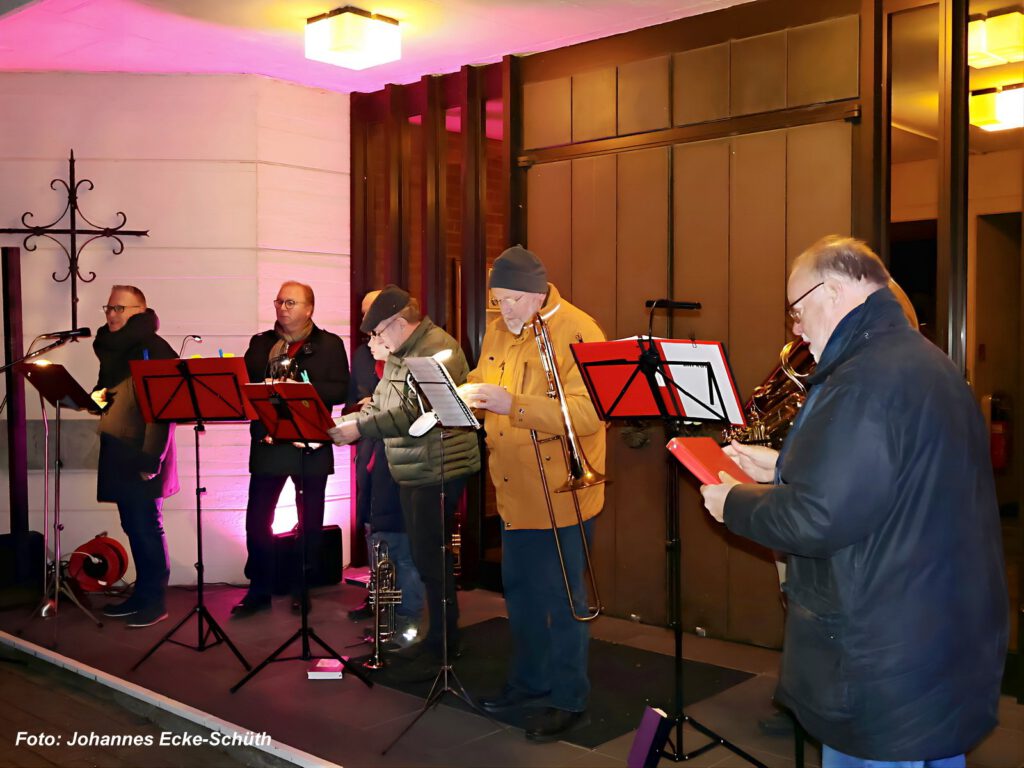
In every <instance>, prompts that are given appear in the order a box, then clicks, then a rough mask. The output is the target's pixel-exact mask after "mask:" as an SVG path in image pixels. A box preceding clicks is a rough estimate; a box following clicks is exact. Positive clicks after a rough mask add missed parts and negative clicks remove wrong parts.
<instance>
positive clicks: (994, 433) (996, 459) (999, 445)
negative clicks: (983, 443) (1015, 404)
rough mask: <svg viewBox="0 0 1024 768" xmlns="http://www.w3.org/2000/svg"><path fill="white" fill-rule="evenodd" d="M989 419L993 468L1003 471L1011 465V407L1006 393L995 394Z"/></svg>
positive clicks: (990, 451)
mask: <svg viewBox="0 0 1024 768" xmlns="http://www.w3.org/2000/svg"><path fill="white" fill-rule="evenodd" d="M991 408H992V410H991V414H992V415H991V419H990V421H989V431H988V437H989V454H990V455H991V457H992V469H994V470H995V471H996V472H1003V471H1005V470H1006V469H1007V468H1008V467H1009V466H1010V437H1011V432H1010V407H1009V403H1008V398H1007V396H1006V395H1002V394H993V395H992V404H991Z"/></svg>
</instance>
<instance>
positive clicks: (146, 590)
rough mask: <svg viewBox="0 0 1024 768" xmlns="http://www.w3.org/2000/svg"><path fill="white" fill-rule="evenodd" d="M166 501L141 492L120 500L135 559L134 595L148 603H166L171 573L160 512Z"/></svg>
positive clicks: (119, 511) (119, 504) (149, 604)
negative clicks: (165, 598)
mask: <svg viewBox="0 0 1024 768" xmlns="http://www.w3.org/2000/svg"><path fill="white" fill-rule="evenodd" d="M163 503H164V500H163V499H152V498H149V497H148V496H146V495H145V494H142V493H131V494H130V495H128V496H124V497H122V498H120V499H118V501H117V511H118V513H119V514H120V516H121V528H123V529H124V532H125V535H127V536H128V545H129V547H131V550H132V560H133V561H134V562H135V592H134V598H135V600H136V601H137V602H139V603H140V604H141V605H144V606H146V607H149V606H154V607H157V608H164V607H165V605H164V597H165V593H166V592H167V581H168V579H169V578H170V575H171V565H170V560H169V559H168V557H167V537H166V536H164V521H163V515H162V514H161V509H162V507H163Z"/></svg>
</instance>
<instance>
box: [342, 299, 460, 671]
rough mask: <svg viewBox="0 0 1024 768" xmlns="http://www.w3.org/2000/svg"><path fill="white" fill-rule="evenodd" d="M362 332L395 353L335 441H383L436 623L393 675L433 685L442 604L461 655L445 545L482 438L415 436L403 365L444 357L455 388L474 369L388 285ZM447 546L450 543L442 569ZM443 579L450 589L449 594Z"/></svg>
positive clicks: (414, 407) (451, 433) (452, 646)
mask: <svg viewBox="0 0 1024 768" xmlns="http://www.w3.org/2000/svg"><path fill="white" fill-rule="evenodd" d="M359 329H360V330H361V331H362V332H363V333H368V334H370V336H371V338H372V344H374V345H375V346H376V345H379V346H380V347H382V348H383V350H384V351H385V352H387V353H389V354H387V360H386V362H385V364H384V371H383V372H382V374H381V379H380V382H379V383H378V384H377V388H376V389H375V390H374V391H373V397H372V398H371V400H370V402H369V404H367V405H366V406H364V407H363V409H362V410H361V411H360V412H359V413H353V414H348V415H346V416H343V417H342V418H341V419H339V420H338V426H336V427H335V428H334V429H333V430H331V436H332V437H333V438H334V442H335V443H337V444H338V445H347V444H349V443H353V442H355V441H356V440H358V439H359V438H360V437H370V438H374V439H378V440H383V441H384V453H385V455H386V456H387V461H388V466H389V467H390V469H391V475H392V476H393V477H394V479H395V481H396V482H397V483H398V486H399V497H400V499H401V505H402V514H403V515H404V516H405V529H406V533H407V534H408V536H409V545H410V546H411V547H412V559H413V562H414V563H415V565H416V570H418V571H419V574H420V579H421V580H422V581H423V586H424V587H425V589H426V596H427V611H428V616H429V622H430V626H429V629H428V630H427V634H426V637H425V638H424V640H423V643H422V644H421V647H420V648H419V649H417V650H418V651H419V654H418V657H417V658H416V659H415V661H414V663H412V664H409V665H407V666H406V668H405V670H404V671H401V672H400V671H398V670H396V673H395V674H396V675H398V676H401V677H404V678H405V679H406V680H408V681H412V680H415V679H421V678H422V679H429V677H430V676H431V675H432V674H433V672H434V671H436V665H437V663H438V662H439V661H440V659H441V657H442V651H443V648H444V644H443V642H442V631H441V627H442V621H441V610H442V601H445V602H446V603H447V619H448V622H447V630H448V631H447V635H448V646H449V652H450V653H458V619H459V606H458V602H457V601H456V591H455V572H454V561H453V558H452V552H451V548H450V547H449V546H447V544H448V542H449V541H450V538H451V533H452V524H453V520H454V515H455V508H456V506H457V505H458V503H459V499H460V498H461V497H462V491H463V488H464V487H465V485H466V479H467V478H468V477H469V476H470V475H473V474H476V473H477V472H478V471H479V470H480V450H479V447H478V445H477V437H476V434H475V433H474V432H472V431H469V430H464V429H463V430H458V429H454V430H447V429H443V428H441V427H435V428H434V429H432V430H430V431H429V432H427V433H426V434H425V435H423V436H421V437H413V436H411V435H410V434H409V428H410V427H411V426H412V423H413V422H414V421H415V420H416V419H417V418H418V417H419V416H420V414H421V410H420V406H419V401H418V398H417V397H416V392H415V390H414V388H413V385H412V382H411V381H410V378H409V375H408V373H409V372H408V367H407V365H406V362H405V359H406V358H408V357H431V356H439V357H438V359H440V360H441V362H442V363H443V365H444V366H445V368H447V369H448V372H449V373H450V374H451V377H452V379H453V380H454V381H455V383H456V384H461V383H462V382H464V381H465V380H466V374H467V373H468V371H469V365H468V364H467V363H466V356H465V354H463V352H462V349H461V347H459V343H458V342H457V341H456V340H455V339H454V338H452V337H451V336H450V335H449V334H448V333H446V332H445V331H444V330H443V329H442V328H439V327H438V326H436V325H434V323H433V322H432V321H431V320H430V318H429V317H427V316H425V315H423V314H422V312H421V311H420V308H419V302H418V301H417V300H416V299H414V298H412V297H411V296H410V295H409V293H408V292H407V291H405V290H403V289H402V288H399V287H398V286H397V285H388V286H386V287H385V288H384V289H383V290H382V291H381V292H380V294H378V296H377V297H376V298H375V299H374V300H373V303H372V304H370V307H369V309H368V310H367V312H366V314H365V315H364V317H363V322H362V324H361V325H360V326H359ZM442 457H443V459H442ZM442 484H443V489H444V496H443V498H444V524H443V527H442V520H441V498H442V496H441V490H442ZM442 543H443V544H444V545H445V550H444V551H445V556H444V562H443V564H442V562H441V555H440V552H441V548H442ZM442 568H444V571H443V573H444V579H442ZM442 580H443V581H444V582H445V587H446V591H444V592H442V588H441V585H442Z"/></svg>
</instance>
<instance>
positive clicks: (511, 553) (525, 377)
mask: <svg viewBox="0 0 1024 768" xmlns="http://www.w3.org/2000/svg"><path fill="white" fill-rule="evenodd" d="M490 289H491V303H492V306H493V307H494V308H495V309H497V310H499V312H500V315H496V316H495V317H493V318H491V320H490V321H489V322H488V324H487V329H486V331H485V332H484V340H483V346H482V349H481V351H480V362H479V364H478V366H477V367H476V369H475V370H473V371H471V372H470V374H469V377H468V379H467V381H468V383H467V384H465V385H463V386H462V387H461V388H460V390H459V392H460V394H461V395H462V397H463V399H464V400H465V401H466V403H467V404H468V405H470V406H471V407H473V408H477V409H480V410H483V411H486V413H485V421H484V426H485V428H486V431H487V448H488V450H489V452H490V462H489V466H490V472H491V479H492V480H493V481H494V486H495V488H496V490H497V503H498V513H499V514H500V515H501V519H502V522H503V528H502V565H501V573H502V581H503V584H504V590H505V604H506V607H507V609H508V615H509V624H510V626H511V629H512V635H513V639H514V645H515V650H514V653H513V658H512V662H511V666H510V669H509V671H508V677H507V682H506V684H505V687H504V688H503V689H502V691H501V692H500V693H499V694H498V695H496V696H494V697H490V698H485V699H481V700H480V705H481V706H482V707H483V708H484V709H485V710H487V711H489V712H500V711H504V710H509V709H513V708H518V707H524V706H534V707H543V709H540V710H539V713H538V715H537V717H535V718H534V720H533V725H532V727H530V728H529V729H528V730H527V732H526V737H527V738H528V739H530V740H531V741H552V740H554V739H556V738H558V737H559V735H560V734H562V733H564V732H566V731H568V730H569V729H571V728H573V727H574V726H576V725H577V724H579V723H580V721H581V720H583V718H584V710H585V709H586V705H587V697H588V695H589V693H590V682H589V679H588V676H587V651H588V645H589V641H590V637H589V631H588V629H587V625H586V624H585V623H581V622H578V621H576V620H575V619H573V616H572V614H573V611H572V610H571V608H572V607H571V606H570V604H569V596H568V595H567V594H566V590H565V586H564V580H563V577H562V572H561V568H560V566H559V562H558V555H557V551H556V547H555V537H554V534H553V532H552V529H551V518H550V515H549V513H548V508H547V502H546V501H545V498H544V486H543V482H544V476H543V475H542V474H541V472H540V469H539V468H538V464H537V458H536V452H535V448H534V444H533V433H536V438H537V439H538V440H539V441H543V440H544V439H545V438H549V437H552V436H556V435H564V434H565V427H564V424H563V419H562V414H561V408H560V406H559V403H558V401H557V400H556V399H554V398H552V397H549V395H548V390H549V382H548V378H547V376H546V375H545V370H544V367H543V365H542V364H541V358H540V353H539V351H538V348H537V343H536V341H535V339H534V334H533V331H532V330H531V327H530V323H531V321H532V320H533V318H534V317H535V316H536V315H537V314H538V313H540V315H541V317H542V318H543V319H544V322H545V323H546V324H547V328H548V335H549V337H550V339H551V347H552V352H553V353H554V356H555V357H556V358H557V366H558V374H559V378H560V379H561V382H562V387H563V391H564V393H565V399H566V405H567V407H568V410H569V414H570V417H571V419H572V422H573V427H574V429H575V431H576V433H577V435H578V436H579V438H580V442H581V446H582V449H583V452H584V453H585V454H586V456H587V459H588V460H589V461H590V463H591V465H592V466H593V467H594V469H595V470H596V471H598V472H604V463H605V428H604V424H603V423H602V422H601V421H600V419H599V418H598V416H597V413H596V411H595V410H594V406H593V404H592V403H591V402H590V397H589V395H588V394H587V390H586V387H585V385H584V383H583V379H582V377H581V375H580V372H579V370H578V369H577V367H576V362H575V360H574V358H573V355H572V351H571V350H570V349H569V345H570V344H572V343H575V342H592V341H604V338H605V337H604V334H603V333H602V331H601V329H600V327H599V326H598V325H597V323H596V322H594V320H593V318H591V317H590V316H589V315H587V314H586V313H584V312H582V311H581V310H579V309H577V308H576V307H574V306H573V305H572V304H570V303H569V302H567V301H566V300H565V299H563V298H562V297H561V296H560V295H559V293H558V289H557V288H555V286H553V285H552V284H551V283H549V282H548V281H547V271H546V270H545V268H544V265H543V264H542V263H541V261H540V260H539V259H538V258H537V257H536V256H535V255H534V254H533V253H531V252H530V251H528V250H526V249H525V248H523V247H521V246H514V247H512V248H509V249H508V250H506V251H505V252H504V253H502V254H501V256H499V257H498V259H497V260H496V261H495V262H494V267H493V270H492V272H491V277H490ZM540 452H541V456H542V461H543V466H544V467H545V470H546V472H545V474H546V478H547V480H546V482H547V486H548V489H549V491H550V497H551V503H552V505H553V509H554V514H555V520H556V522H557V525H558V538H559V541H560V542H561V547H562V553H563V556H564V558H565V563H566V571H567V574H568V577H569V584H570V586H571V589H572V600H573V603H574V607H575V613H577V614H579V615H583V614H585V613H586V610H587V590H586V585H585V583H584V558H583V541H582V538H581V537H580V534H579V527H578V522H577V519H576V511H575V509H574V506H573V501H572V495H571V494H568V493H555V490H556V489H557V488H558V487H559V486H561V485H562V484H563V483H564V482H565V479H566V477H567V476H568V469H567V468H566V464H565V459H564V457H563V453H562V449H561V447H560V446H559V441H557V440H552V441H549V442H541V443H540ZM578 498H579V503H580V509H581V513H582V516H583V519H584V520H585V521H587V522H586V524H585V527H586V529H587V532H588V535H589V533H590V529H591V527H592V526H593V520H592V518H593V517H594V516H595V515H597V514H598V512H600V511H601V507H602V506H603V505H604V486H602V485H598V486H594V487H591V488H586V489H584V490H582V491H580V492H579V493H578Z"/></svg>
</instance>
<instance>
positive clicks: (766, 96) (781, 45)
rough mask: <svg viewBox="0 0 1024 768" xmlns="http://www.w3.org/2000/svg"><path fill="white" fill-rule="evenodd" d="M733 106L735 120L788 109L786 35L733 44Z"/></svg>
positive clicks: (784, 33)
mask: <svg viewBox="0 0 1024 768" xmlns="http://www.w3.org/2000/svg"><path fill="white" fill-rule="evenodd" d="M730 45H731V54H730V58H731V61H730V67H729V82H730V87H729V103H730V112H731V114H732V115H733V117H735V116H737V115H750V114H754V113H755V112H767V111H768V110H771V109H782V108H783V107H785V106H786V32H785V30H782V31H779V32H772V33H771V34H767V35H757V36H756V37H746V38H743V39H742V40H733V41H732V42H731V43H730Z"/></svg>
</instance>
